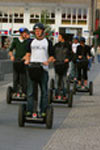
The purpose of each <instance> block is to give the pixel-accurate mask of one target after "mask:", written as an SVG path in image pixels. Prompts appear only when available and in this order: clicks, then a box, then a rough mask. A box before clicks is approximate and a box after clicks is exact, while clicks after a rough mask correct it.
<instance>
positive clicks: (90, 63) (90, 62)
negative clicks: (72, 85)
mask: <svg viewBox="0 0 100 150" xmlns="http://www.w3.org/2000/svg"><path fill="white" fill-rule="evenodd" d="M91 67H92V58H90V59H89V63H88V68H89V69H90V68H91Z"/></svg>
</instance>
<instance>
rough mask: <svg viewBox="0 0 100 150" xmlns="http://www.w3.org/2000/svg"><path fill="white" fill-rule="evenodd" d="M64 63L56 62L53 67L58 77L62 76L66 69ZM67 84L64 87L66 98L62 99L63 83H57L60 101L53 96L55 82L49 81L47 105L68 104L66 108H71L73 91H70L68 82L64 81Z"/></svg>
mask: <svg viewBox="0 0 100 150" xmlns="http://www.w3.org/2000/svg"><path fill="white" fill-rule="evenodd" d="M64 65H65V63H64V62H57V64H56V65H55V72H56V73H57V74H58V75H59V76H62V75H63V74H64V72H63V71H64V70H65V69H66V65H65V66H64ZM66 82H67V87H66V98H65V99H63V83H62V81H61V82H60V83H59V87H61V88H60V93H59V95H60V96H61V98H60V99H58V98H57V97H56V95H55V90H56V88H55V80H54V79H51V81H50V89H49V96H48V97H49V104H51V103H59V104H68V107H72V104H73V91H72V90H70V80H66Z"/></svg>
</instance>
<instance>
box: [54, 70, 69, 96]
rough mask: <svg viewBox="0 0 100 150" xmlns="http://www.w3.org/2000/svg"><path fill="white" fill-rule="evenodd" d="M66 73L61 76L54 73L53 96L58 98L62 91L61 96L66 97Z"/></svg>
mask: <svg viewBox="0 0 100 150" xmlns="http://www.w3.org/2000/svg"><path fill="white" fill-rule="evenodd" d="M66 80H67V73H65V74H64V75H63V76H59V75H58V74H57V73H55V88H56V90H55V95H56V96H59V95H60V92H61V90H62V91H63V96H66V91H67V89H66V88H67V81H66Z"/></svg>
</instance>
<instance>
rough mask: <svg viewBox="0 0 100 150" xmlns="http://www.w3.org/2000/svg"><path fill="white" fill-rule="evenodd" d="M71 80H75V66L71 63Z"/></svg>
mask: <svg viewBox="0 0 100 150" xmlns="http://www.w3.org/2000/svg"><path fill="white" fill-rule="evenodd" d="M70 75H71V78H72V79H74V78H77V66H76V64H75V63H74V62H73V61H72V62H71V73H70Z"/></svg>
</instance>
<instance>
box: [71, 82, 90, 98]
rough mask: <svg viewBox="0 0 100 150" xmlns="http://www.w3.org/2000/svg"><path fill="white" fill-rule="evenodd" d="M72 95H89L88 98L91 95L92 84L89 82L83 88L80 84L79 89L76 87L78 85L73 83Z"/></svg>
mask: <svg viewBox="0 0 100 150" xmlns="http://www.w3.org/2000/svg"><path fill="white" fill-rule="evenodd" d="M73 92H74V94H76V92H83V93H84V92H85V93H89V95H90V96H92V95H93V82H92V81H90V82H89V84H88V86H87V87H85V86H84V84H81V85H80V87H78V84H77V83H75V82H74V89H73Z"/></svg>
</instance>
